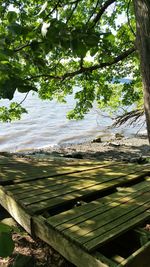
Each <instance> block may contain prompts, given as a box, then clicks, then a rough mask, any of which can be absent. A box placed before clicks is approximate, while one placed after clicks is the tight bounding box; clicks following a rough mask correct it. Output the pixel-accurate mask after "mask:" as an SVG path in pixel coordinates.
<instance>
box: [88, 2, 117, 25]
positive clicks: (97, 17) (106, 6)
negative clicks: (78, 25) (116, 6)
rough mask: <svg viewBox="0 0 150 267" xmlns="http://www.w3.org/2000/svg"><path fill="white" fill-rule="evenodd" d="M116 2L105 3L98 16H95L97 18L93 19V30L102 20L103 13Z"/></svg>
mask: <svg viewBox="0 0 150 267" xmlns="http://www.w3.org/2000/svg"><path fill="white" fill-rule="evenodd" d="M115 1H116V0H107V1H106V2H105V4H104V5H103V6H102V7H101V9H100V11H99V12H98V13H97V15H96V16H95V18H94V19H93V22H92V24H93V25H92V26H91V28H94V27H95V25H96V24H97V22H98V21H99V20H100V19H101V16H102V15H103V13H104V12H105V11H106V9H107V8H108V7H109V6H110V5H111V4H113V3H114V2H115Z"/></svg>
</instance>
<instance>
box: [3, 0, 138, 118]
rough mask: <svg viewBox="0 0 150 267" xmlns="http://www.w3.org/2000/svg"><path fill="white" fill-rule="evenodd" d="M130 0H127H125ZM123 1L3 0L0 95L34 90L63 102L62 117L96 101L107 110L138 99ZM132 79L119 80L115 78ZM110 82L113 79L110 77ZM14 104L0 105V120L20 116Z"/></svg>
mask: <svg viewBox="0 0 150 267" xmlns="http://www.w3.org/2000/svg"><path fill="white" fill-rule="evenodd" d="M130 2H131V1H130ZM130 2H129V1H128V0H118V1H115V0H57V1H56V0H51V1H46V2H45V3H44V4H43V1H40V0H36V1H34V0H23V1H18V0H13V1H12V0H6V1H5V2H3V4H2V5H1V6H0V14H1V21H0V99H4V98H7V99H9V100H12V99H13V96H14V93H15V91H16V90H18V91H19V92H21V93H28V92H29V91H31V90H32V91H36V92H38V94H39V97H40V98H42V99H49V100H52V99H54V98H55V99H57V100H58V101H62V102H63V101H65V96H66V95H67V94H72V92H73V87H74V86H79V87H80V91H78V92H77V93H76V94H75V99H76V106H75V108H74V110H73V111H71V112H70V113H69V114H68V117H69V118H75V119H78V118H83V116H84V114H85V113H87V112H88V111H89V109H90V108H91V107H92V105H93V102H94V101H95V100H96V101H97V103H98V105H99V107H100V108H101V109H102V108H109V109H111V110H113V109H115V110H116V109H118V107H126V106H129V105H132V104H133V103H134V104H135V105H134V107H137V106H138V107H139V106H140V105H143V102H142V99H143V98H142V97H143V96H142V89H141V88H142V86H141V77H140V74H139V59H138V56H137V53H136V48H135V34H134V30H135V18H134V12H133V6H132V3H130ZM129 76H130V77H132V82H130V83H127V82H125V83H124V84H122V85H119V81H120V79H121V78H123V77H129ZM112 82H113V83H112ZM24 112H25V109H23V108H22V107H21V105H20V103H19V104H17V103H12V104H11V106H10V108H8V109H7V108H6V107H1V108H0V120H2V121H9V120H12V119H15V118H20V115H21V113H24Z"/></svg>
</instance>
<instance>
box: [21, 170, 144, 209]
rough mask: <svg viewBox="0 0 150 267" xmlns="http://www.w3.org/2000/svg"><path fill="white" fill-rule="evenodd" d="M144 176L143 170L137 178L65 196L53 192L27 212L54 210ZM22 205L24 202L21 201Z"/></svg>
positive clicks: (131, 177)
mask: <svg viewBox="0 0 150 267" xmlns="http://www.w3.org/2000/svg"><path fill="white" fill-rule="evenodd" d="M143 175H145V170H144V171H141V173H140V175H139V176H138V175H137V173H135V174H129V175H128V176H127V177H121V178H120V179H116V180H115V179H114V180H113V181H108V182H107V183H102V184H98V185H93V186H89V187H86V188H84V189H80V190H74V191H72V192H71V194H70V191H69V192H68V193H67V194H66V193H64V195H63V194H61V195H60V194H58V193H55V192H53V194H52V197H51V196H49V197H48V198H47V199H45V200H43V201H40V200H37V201H36V203H34V204H29V205H28V206H27V207H28V210H30V211H32V212H33V213H36V212H38V213H39V212H42V211H43V210H45V209H50V208H54V207H56V206H59V205H62V204H64V203H65V202H67V201H72V200H74V199H77V198H81V197H83V196H84V197H86V196H90V195H91V194H93V193H96V192H100V191H101V192H102V191H104V190H108V189H111V188H115V187H116V186H120V185H123V184H126V183H127V182H130V181H133V180H137V179H139V177H141V176H143ZM21 203H22V205H24V201H23V200H22V201H21Z"/></svg>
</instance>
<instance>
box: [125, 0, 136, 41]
mask: <svg viewBox="0 0 150 267" xmlns="http://www.w3.org/2000/svg"><path fill="white" fill-rule="evenodd" d="M130 4H131V0H129V2H128V6H127V20H128V25H129V28H130V30H131V32H132V33H133V35H134V36H135V37H136V33H135V32H134V30H133V28H132V25H131V22H130V16H129V9H130Z"/></svg>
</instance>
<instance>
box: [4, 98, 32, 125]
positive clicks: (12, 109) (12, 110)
mask: <svg viewBox="0 0 150 267" xmlns="http://www.w3.org/2000/svg"><path fill="white" fill-rule="evenodd" d="M23 113H27V111H26V109H25V108H23V107H22V106H21V105H20V104H18V103H15V102H12V103H11V104H10V106H9V108H7V107H5V106H2V107H0V121H3V122H9V121H12V120H16V119H17V120H19V119H20V118H21V115H22V114H23Z"/></svg>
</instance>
